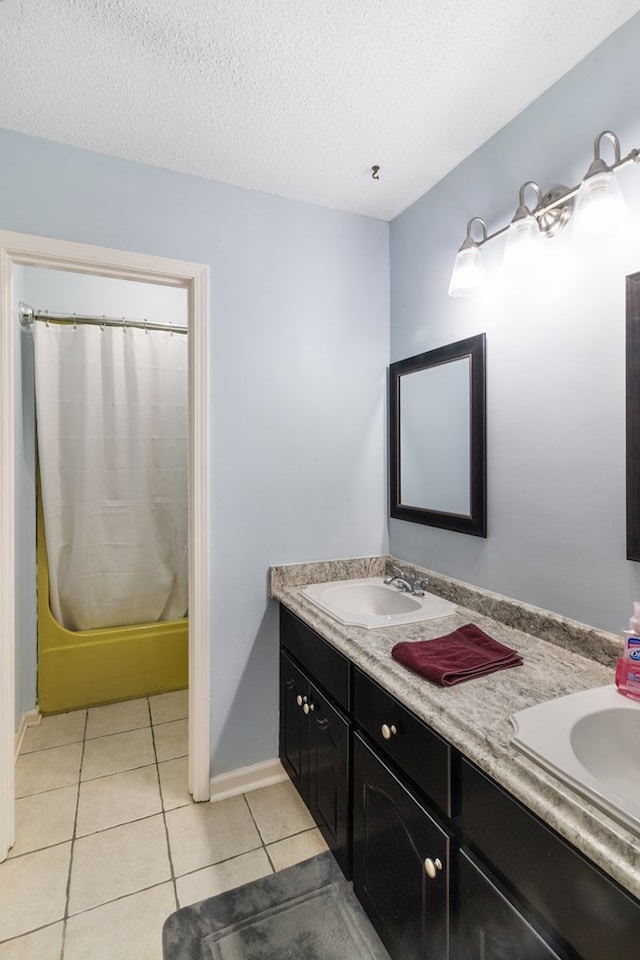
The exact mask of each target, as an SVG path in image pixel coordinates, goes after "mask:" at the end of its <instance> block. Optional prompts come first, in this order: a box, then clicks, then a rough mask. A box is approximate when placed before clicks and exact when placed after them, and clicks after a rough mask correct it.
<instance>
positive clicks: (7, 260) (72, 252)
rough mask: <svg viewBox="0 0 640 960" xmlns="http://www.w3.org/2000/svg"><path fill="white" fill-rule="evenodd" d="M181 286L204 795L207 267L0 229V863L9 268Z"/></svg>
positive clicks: (9, 837) (8, 810)
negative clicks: (185, 314)
mask: <svg viewBox="0 0 640 960" xmlns="http://www.w3.org/2000/svg"><path fill="white" fill-rule="evenodd" d="M17 266H35V267H45V268H49V269H53V270H59V271H71V272H74V273H81V274H90V275H96V276H101V277H111V278H114V279H120V280H136V281H140V282H144V283H153V284H158V285H160V286H164V287H174V288H175V287H183V288H184V289H186V291H187V303H188V325H189V331H190V335H189V344H188V380H189V440H188V451H189V454H188V461H189V465H188V477H189V479H188V499H189V563H188V565H189V619H190V629H189V790H190V792H191V794H192V796H193V798H194V800H207V799H208V798H209V792H210V783H209V716H210V710H209V701H210V686H209V684H210V681H209V637H210V629H209V626H210V611H209V603H208V593H209V590H208V588H209V547H208V539H209V537H208V531H209V522H208V520H209V424H208V411H209V361H208V357H209V348H208V313H209V311H208V303H209V297H208V280H209V277H208V268H207V267H206V266H204V265H201V264H193V263H188V262H184V261H176V260H168V259H164V258H159V257H153V256H147V255H143V254H138V253H129V252H126V251H117V250H111V249H108V248H103V247H93V246H88V245H84V244H75V243H69V242H66V241H59V240H53V239H49V238H43V237H34V236H29V235H26V234H16V233H8V232H3V231H0V295H1V299H0V391H1V392H0V457H1V458H2V470H1V472H0V860H2V859H4V858H5V857H6V854H7V851H8V849H9V848H10V846H11V845H12V843H13V839H14V772H15V771H14V751H15V729H16V715H15V702H16V701H15V679H14V678H15V664H16V642H15V638H16V626H17V621H16V550H15V546H16V539H15V538H16V524H15V516H16V462H17V461H16V456H17V450H18V446H17V444H18V442H19V432H20V427H21V425H20V423H19V422H16V404H15V394H14V391H15V375H14V374H15V363H16V357H17V356H18V353H17V349H16V338H17V336H18V332H19V331H18V320H17V317H16V311H15V297H14V289H13V274H14V268H15V267H17Z"/></svg>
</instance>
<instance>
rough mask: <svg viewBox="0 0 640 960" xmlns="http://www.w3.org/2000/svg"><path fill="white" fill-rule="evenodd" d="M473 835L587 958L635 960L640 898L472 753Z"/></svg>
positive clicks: (468, 791)
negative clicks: (548, 823) (485, 770)
mask: <svg viewBox="0 0 640 960" xmlns="http://www.w3.org/2000/svg"><path fill="white" fill-rule="evenodd" d="M460 789H461V798H460V799H461V825H462V829H463V831H464V834H465V837H466V839H467V842H468V843H469V845H470V846H473V847H474V849H475V850H476V851H477V852H478V854H480V856H481V857H482V859H483V860H485V862H487V863H489V864H490V865H491V866H492V867H493V868H494V869H495V870H496V871H497V872H498V874H499V875H500V876H501V877H502V878H504V880H505V881H506V883H507V885H510V886H512V887H513V888H515V890H517V891H518V893H519V895H520V896H521V897H522V898H523V899H524V900H525V902H526V903H528V904H529V905H530V907H531V908H533V910H534V911H535V912H536V913H537V914H538V915H539V916H540V917H541V918H542V919H543V921H546V923H548V924H549V925H550V927H551V928H552V929H553V930H555V931H557V933H558V934H559V935H560V936H561V937H562V938H563V939H564V940H565V941H566V942H567V943H568V944H569V945H570V946H571V947H572V948H573V949H574V950H575V951H577V953H578V954H579V956H580V957H582V960H603V958H613V957H615V960H637V958H638V930H640V903H639V902H638V901H637V900H635V899H634V898H633V897H632V896H631V895H630V894H628V893H626V892H625V891H624V890H622V889H621V888H620V887H619V886H617V884H615V883H614V882H613V881H612V880H610V879H609V878H608V877H607V876H606V874H604V873H603V872H602V871H601V870H599V869H598V868H597V867H596V866H594V864H592V863H590V861H589V860H587V859H586V858H585V857H583V856H582V854H581V853H579V852H578V851H577V850H575V849H574V848H573V847H572V846H570V844H568V843H567V842H566V841H565V840H563V839H562V838H561V837H559V836H558V835H557V834H556V833H554V832H553V831H552V830H551V829H550V828H549V827H547V826H546V825H545V824H543V823H542V821H540V820H538V818H537V817H536V816H534V815H533V814H532V813H530V812H529V811H528V810H527V809H526V808H525V807H523V806H522V805H521V804H520V803H519V802H518V801H517V800H515V799H514V798H513V797H511V796H509V795H508V794H507V793H505V791H504V790H503V789H502V788H501V787H499V786H498V785H497V784H496V783H494V782H493V781H492V780H490V779H489V778H488V777H486V776H485V775H484V774H483V773H481V772H480V771H479V770H478V769H477V768H476V767H474V766H473V765H472V764H471V763H469V762H468V761H466V760H462V763H461V782H460Z"/></svg>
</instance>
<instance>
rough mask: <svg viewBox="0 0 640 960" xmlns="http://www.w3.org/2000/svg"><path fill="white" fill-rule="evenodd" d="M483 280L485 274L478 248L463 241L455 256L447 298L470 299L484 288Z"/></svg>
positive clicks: (471, 243)
mask: <svg viewBox="0 0 640 960" xmlns="http://www.w3.org/2000/svg"><path fill="white" fill-rule="evenodd" d="M485 280H486V274H485V270H484V263H483V262H482V254H481V252H480V248H479V246H478V245H477V244H476V243H473V242H467V241H465V243H464V244H463V245H462V246H461V247H460V249H459V250H458V252H457V254H456V259H455V263H454V265H453V273H452V274H451V283H450V284H449V296H450V297H472V296H473V294H474V293H477V292H478V290H480V289H481V287H483V286H484V283H485Z"/></svg>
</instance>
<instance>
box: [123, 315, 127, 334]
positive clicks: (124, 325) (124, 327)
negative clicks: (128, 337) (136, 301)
mask: <svg viewBox="0 0 640 960" xmlns="http://www.w3.org/2000/svg"><path fill="white" fill-rule="evenodd" d="M122 332H123V333H126V332H127V321H126V320H125V318H124V317H123V318H122Z"/></svg>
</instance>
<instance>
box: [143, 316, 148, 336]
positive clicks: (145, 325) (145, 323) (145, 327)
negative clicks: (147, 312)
mask: <svg viewBox="0 0 640 960" xmlns="http://www.w3.org/2000/svg"><path fill="white" fill-rule="evenodd" d="M148 323H149V321H148V320H147V318H146V317H145V318H144V332H145V333H146V335H147V336H149V330H148V329H147V324H148Z"/></svg>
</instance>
